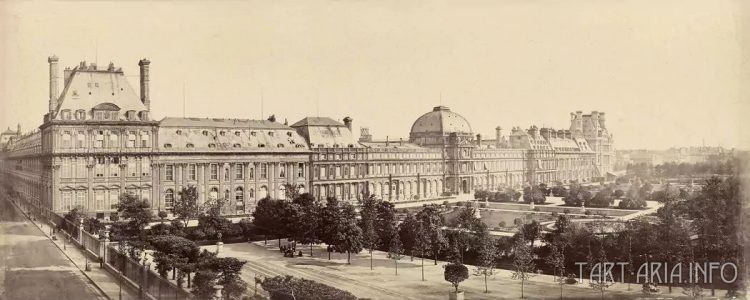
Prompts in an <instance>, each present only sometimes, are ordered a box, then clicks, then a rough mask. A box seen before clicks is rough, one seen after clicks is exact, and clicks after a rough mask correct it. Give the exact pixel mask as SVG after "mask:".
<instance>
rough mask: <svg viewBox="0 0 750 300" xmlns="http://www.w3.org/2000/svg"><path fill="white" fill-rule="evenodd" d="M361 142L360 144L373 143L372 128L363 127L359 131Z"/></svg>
mask: <svg viewBox="0 0 750 300" xmlns="http://www.w3.org/2000/svg"><path fill="white" fill-rule="evenodd" d="M359 141H360V142H372V135H370V128H367V127H361V128H360V129H359Z"/></svg>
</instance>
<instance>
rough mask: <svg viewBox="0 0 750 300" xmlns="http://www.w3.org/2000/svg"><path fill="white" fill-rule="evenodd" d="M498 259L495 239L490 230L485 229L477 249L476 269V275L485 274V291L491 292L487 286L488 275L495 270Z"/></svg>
mask: <svg viewBox="0 0 750 300" xmlns="http://www.w3.org/2000/svg"><path fill="white" fill-rule="evenodd" d="M496 260H497V249H496V248H495V241H494V240H493V239H492V237H491V236H490V234H489V232H487V231H484V232H483V233H482V234H481V235H480V236H479V247H478V249H477V262H476V264H477V266H476V267H477V269H476V270H475V271H474V275H475V276H484V292H485V293H489V292H490V291H489V289H488V287H487V277H489V276H492V275H493V274H494V270H495V261H496Z"/></svg>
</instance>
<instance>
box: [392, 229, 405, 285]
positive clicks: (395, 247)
mask: <svg viewBox="0 0 750 300" xmlns="http://www.w3.org/2000/svg"><path fill="white" fill-rule="evenodd" d="M389 240H390V243H391V245H390V247H388V256H389V257H390V258H391V259H392V260H393V265H394V266H395V268H396V275H398V261H399V260H400V259H401V257H402V254H403V253H404V249H403V247H402V246H401V239H399V237H398V232H395V231H394V232H393V236H392V237H391V238H390V239H389Z"/></svg>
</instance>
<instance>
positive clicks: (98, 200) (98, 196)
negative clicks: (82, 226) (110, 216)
mask: <svg viewBox="0 0 750 300" xmlns="http://www.w3.org/2000/svg"><path fill="white" fill-rule="evenodd" d="M94 203H95V205H96V210H101V209H104V191H103V190H96V191H94Z"/></svg>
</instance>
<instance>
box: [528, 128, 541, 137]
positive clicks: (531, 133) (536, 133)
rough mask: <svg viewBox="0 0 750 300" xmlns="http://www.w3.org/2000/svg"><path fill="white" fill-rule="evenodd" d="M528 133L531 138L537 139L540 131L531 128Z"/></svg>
mask: <svg viewBox="0 0 750 300" xmlns="http://www.w3.org/2000/svg"><path fill="white" fill-rule="evenodd" d="M528 133H529V135H530V136H531V137H533V138H536V137H537V135H539V129H538V128H537V127H536V126H531V127H529V130H528Z"/></svg>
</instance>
